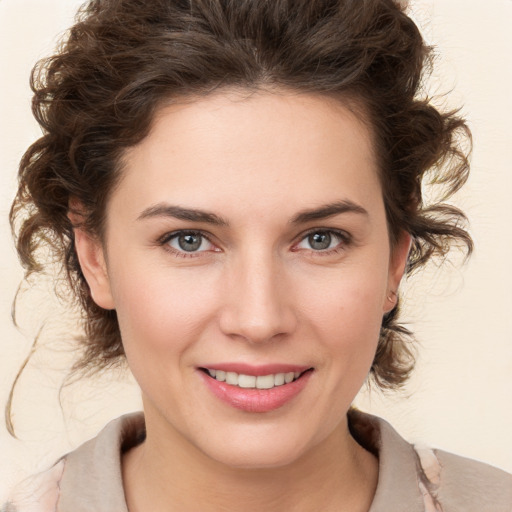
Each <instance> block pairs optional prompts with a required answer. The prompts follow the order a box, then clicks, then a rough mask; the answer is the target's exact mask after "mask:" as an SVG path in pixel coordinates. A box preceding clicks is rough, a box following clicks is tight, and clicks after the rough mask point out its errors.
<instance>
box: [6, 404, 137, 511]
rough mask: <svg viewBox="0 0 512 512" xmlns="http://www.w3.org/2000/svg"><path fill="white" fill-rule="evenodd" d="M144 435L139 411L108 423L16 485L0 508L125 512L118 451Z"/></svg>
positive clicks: (120, 456)
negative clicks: (38, 472)
mask: <svg viewBox="0 0 512 512" xmlns="http://www.w3.org/2000/svg"><path fill="white" fill-rule="evenodd" d="M144 436H145V425H144V417H143V415H142V413H135V414H128V415H125V416H122V417H120V418H117V419H116V420H113V421H111V422H110V423H109V424H107V425H106V426H105V428H104V429H103V430H102V431H101V432H100V433H99V434H98V435H97V436H96V437H94V438H93V439H90V440H89V441H86V442H85V443H84V444H82V445H81V446H79V447H78V448H77V449H76V450H74V451H72V452H70V453H68V454H67V455H65V456H64V457H62V459H60V460H59V461H58V462H57V464H55V465H54V466H53V467H52V468H50V469H49V470H47V471H45V472H43V473H40V474H38V475H35V476H32V477H30V478H28V479H26V480H25V481H23V482H22V483H21V484H19V485H18V486H16V487H15V489H14V490H13V492H12V493H11V494H10V498H9V499H8V501H7V503H5V504H4V505H3V506H0V512H55V511H56V510H70V511H75V512H77V511H80V512H111V511H112V510H115V511H116V512H127V509H126V503H125V500H124V491H123V484H122V470H121V458H122V453H123V451H125V450H127V449H129V448H130V447H132V446H134V445H136V444H138V443H140V442H142V440H143V439H144Z"/></svg>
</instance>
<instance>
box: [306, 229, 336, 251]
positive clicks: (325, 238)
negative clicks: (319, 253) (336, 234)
mask: <svg viewBox="0 0 512 512" xmlns="http://www.w3.org/2000/svg"><path fill="white" fill-rule="evenodd" d="M309 243H310V245H311V247H312V248H313V249H317V250H322V249H327V248H328V247H329V246H330V245H331V235H330V234H329V233H313V234H312V235H309Z"/></svg>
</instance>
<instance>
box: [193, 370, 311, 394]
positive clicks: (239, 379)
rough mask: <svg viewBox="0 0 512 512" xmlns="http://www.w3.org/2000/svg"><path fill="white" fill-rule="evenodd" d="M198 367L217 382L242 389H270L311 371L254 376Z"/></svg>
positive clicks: (293, 380) (290, 381)
mask: <svg viewBox="0 0 512 512" xmlns="http://www.w3.org/2000/svg"><path fill="white" fill-rule="evenodd" d="M200 369H201V370H202V371H203V372H204V373H206V374H207V375H208V376H209V377H211V378H212V379H215V380H216V381H218V382H225V383H226V384H229V385H230V386H236V387H239V388H243V389H272V388H275V387H278V386H284V385H286V384H291V383H292V382H295V381H296V380H298V379H300V378H301V377H302V376H303V375H304V374H305V373H308V372H311V371H313V368H308V369H307V370H305V371H302V372H286V373H271V374H268V375H258V376H255V375H247V374H243V373H236V372H226V371H223V370H216V369H213V368H200Z"/></svg>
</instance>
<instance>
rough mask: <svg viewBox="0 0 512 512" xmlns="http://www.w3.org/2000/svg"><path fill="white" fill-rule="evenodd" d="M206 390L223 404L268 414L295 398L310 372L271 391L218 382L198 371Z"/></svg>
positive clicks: (304, 384)
mask: <svg viewBox="0 0 512 512" xmlns="http://www.w3.org/2000/svg"><path fill="white" fill-rule="evenodd" d="M198 372H199V374H200V375H201V377H202V378H203V380H204V382H205V384H206V385H207V386H208V389H210V391H211V392H212V393H213V394H214V395H215V396H216V397H217V398H219V399H220V400H222V401H223V402H224V403H226V404H228V405H230V406H231V407H234V408H235V409H239V410H241V411H246V412H269V411H274V410H275V409H279V408H280V407H282V406H283V405H285V404H287V403H288V402H289V401H290V400H292V399H293V398H295V397H296V396H297V395H298V394H299V393H300V392H301V391H302V390H303V389H304V387H305V386H306V384H307V383H308V381H309V378H310V377H311V374H312V373H313V372H312V371H307V372H305V373H303V374H302V375H301V376H300V377H299V378H298V379H297V380H294V381H293V382H290V383H289V384H283V385H282V386H275V387H273V388H272V389H246V388H240V387H238V386H232V385H230V384H226V383H225V382H220V381H218V380H216V379H214V378H212V377H210V376H209V375H206V373H204V372H203V371H201V370H198Z"/></svg>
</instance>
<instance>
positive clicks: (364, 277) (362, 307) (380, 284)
mask: <svg viewBox="0 0 512 512" xmlns="http://www.w3.org/2000/svg"><path fill="white" fill-rule="evenodd" d="M376 268H377V271H373V272H372V271H369V270H368V267H366V268H365V269H362V270H360V271H358V270H357V269H351V270H350V272H348V271H347V272H343V271H341V272H337V273H335V274H334V273H333V275H331V276H330V278H328V279H326V280H325V281H322V282H317V286H316V287H315V288H314V289H313V290H311V287H310V288H309V290H310V291H309V293H304V294H303V299H302V302H303V304H304V305H305V306H304V308H303V312H304V314H305V315H306V316H307V317H308V318H309V323H310V325H311V326H313V329H315V331H316V335H317V336H318V338H319V339H321V340H323V343H324V344H325V345H326V346H327V347H328V348H329V350H330V351H333V352H335V353H336V354H337V355H338V356H339V357H340V356H341V357H340V359H341V360H342V361H345V362H347V361H352V362H354V361H356V360H358V359H360V360H361V362H362V364H364V365H367V364H370V365H371V361H372V360H373V356H374V353H375V350H376V348H377V343H378V339H379V333H380V327H381V324H382V315H383V313H382V306H383V301H384V300H385V292H386V287H387V274H386V271H385V269H384V268H382V269H381V270H380V271H379V270H378V268H379V267H376ZM306 304H307V306H306ZM333 361H337V362H339V359H333Z"/></svg>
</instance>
